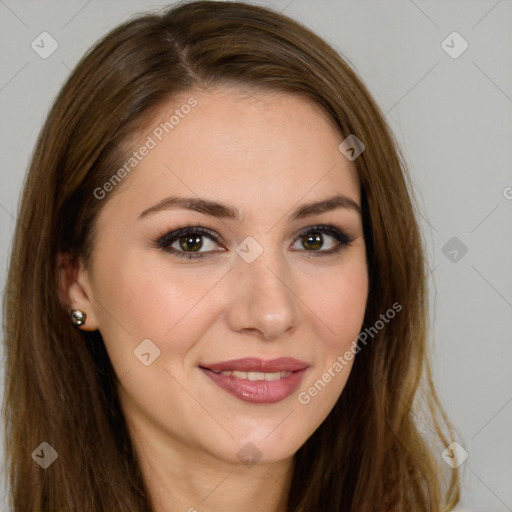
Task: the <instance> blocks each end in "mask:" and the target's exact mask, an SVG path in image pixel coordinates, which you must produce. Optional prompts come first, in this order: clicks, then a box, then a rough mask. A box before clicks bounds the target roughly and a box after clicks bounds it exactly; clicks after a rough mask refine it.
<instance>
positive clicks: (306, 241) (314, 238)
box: [301, 233, 324, 250]
mask: <svg viewBox="0 0 512 512" xmlns="http://www.w3.org/2000/svg"><path fill="white" fill-rule="evenodd" d="M301 241H302V244H303V245H304V247H306V249H313V250H317V249H321V248H322V244H323V242H324V239H323V237H322V235H321V234H320V233H309V234H307V235H303V236H302V237H301Z"/></svg>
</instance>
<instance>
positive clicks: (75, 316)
mask: <svg viewBox="0 0 512 512" xmlns="http://www.w3.org/2000/svg"><path fill="white" fill-rule="evenodd" d="M86 318H87V315H86V314H85V313H84V312H83V311H80V310H79V309H75V310H73V311H72V312H71V321H72V322H73V323H74V324H75V326H76V327H80V326H81V325H84V324H85V319H86Z"/></svg>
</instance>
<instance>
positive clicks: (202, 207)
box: [138, 194, 361, 222]
mask: <svg viewBox="0 0 512 512" xmlns="http://www.w3.org/2000/svg"><path fill="white" fill-rule="evenodd" d="M336 208H347V209H350V210H355V211H356V212H358V213H359V214H360V215H361V207H360V206H359V205H358V204H357V203H356V202H355V201H354V200H353V199H351V198H350V197H347V196H344V195H343V194H336V195H334V196H332V197H329V198H327V199H323V200H321V201H316V202H311V203H306V204H303V205H302V206H300V207H299V208H297V209H295V210H294V211H293V212H292V214H291V215H290V221H294V220H300V219H303V218H306V217H310V216H312V215H318V214H320V213H324V212H328V211H331V210H334V209H336ZM172 209H184V210H193V211H196V212H199V213H204V214H205V215H211V216H212V217H217V218H221V219H230V220H236V221H238V222H240V221H241V215H240V211H239V210H237V209H236V208H234V207H232V206H229V205H225V204H222V203H218V202H217V201H212V200H209V199H202V198H199V197H178V196H171V197H166V198H164V199H162V200H161V201H159V202H158V203H156V204H155V205H153V206H151V207H149V208H147V209H146V210H144V211H143V212H142V213H141V214H140V215H139V217H138V220H139V219H143V218H145V217H148V216H149V215H152V214H155V213H158V212H161V211H165V210H172Z"/></svg>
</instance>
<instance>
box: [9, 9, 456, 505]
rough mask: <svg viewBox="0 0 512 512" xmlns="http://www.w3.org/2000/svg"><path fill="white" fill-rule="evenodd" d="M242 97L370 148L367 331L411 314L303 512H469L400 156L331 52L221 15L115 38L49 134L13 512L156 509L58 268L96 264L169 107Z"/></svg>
mask: <svg viewBox="0 0 512 512" xmlns="http://www.w3.org/2000/svg"><path fill="white" fill-rule="evenodd" d="M227 84H229V85H239V86H241V87H244V86H249V87H257V88H263V89H269V90H276V91H283V92H288V93H291V94H298V95H301V96H302V97H305V98H308V99H310V100H313V101H314V102H315V103H316V104H317V105H319V106H320V107H321V108H323V109H324V111H325V112H326V114H327V115H328V116H329V119H331V120H332V122H333V123H334V125H335V126H336V127H337V128H338V129H339V133H340V142H341V141H342V140H343V139H344V138H345V137H347V136H348V135H349V134H355V135H356V136H357V137H358V139H360V140H361V141H363V143H364V145H365V151H364V152H363V153H362V154H361V155H360V156H359V157H358V158H357V159H356V160H355V165H356V168H357V171H358V174H359V179H360V184H361V196H362V210H363V225H364V235H365V241H366V246H367V257H368V271H369V278H370V281H369V282H370V291H369V299H368V305H367V310H366V315H365V319H364V324H363V329H370V328H371V327H372V326H374V325H375V323H376V322H377V321H378V320H379V318H380V315H381V314H382V313H384V312H386V311H387V310H388V309H389V308H390V307H391V305H393V304H395V303H398V304H399V305H401V306H402V311H401V312H400V313H399V314H397V315H396V317H395V318H394V319H393V320H392V321H389V322H386V323H385V325H384V326H383V327H382V328H381V329H380V331H379V333H378V336H375V337H372V340H371V342H369V343H367V344H366V345H365V346H364V347H363V346H361V350H360V351H359V353H358V355H357V357H356V359H355V363H354V366H353V368H352V371H351V374H350V377H349V379H348V382H347V385H346V387H345V389H344V391H343V393H342V395H341V397H340V398H339V400H338V402H337V403H336V405H335V407H334V408H333V410H332V411H331V413H330V414H329V416H328V417H327V418H326V420H325V421H324V422H323V423H322V425H321V426H320V427H319V428H318V429H317V430H316V431H315V432H314V434H313V435H312V436H311V437H310V438H309V439H308V440H307V441H306V442H305V444H304V445H303V446H302V447H301V448H300V449H299V450H298V452H297V453H296V464H295V469H294V474H293V479H292V485H291V491H290V495H289V502H288V510H289V511H290V512H291V511H294V512H299V511H303V512H316V511H318V510H325V511H333V512H334V511H348V510H353V511H358V512H368V511H373V510H377V509H378V510H382V511H385V510H394V511H396V510H402V511H407V510H414V511H418V512H419V511H441V510H451V509H452V508H453V506H454V505H455V504H456V503H457V501H458V499H459V480H458V473H457V471H456V470H449V472H450V473H451V474H450V475H445V474H444V472H443V470H442V469H443V468H442V465H443V463H442V462H440V457H439V453H440V451H441V450H442V449H443V448H444V447H445V446H446V445H447V444H449V442H450V441H451V440H453V429H452V427H451V425H450V423H449V422H448V420H447V418H446V415H445V413H444V412H443V410H442V408H441V406H440V404H439V400H438V398H437V395H436V393H435V390H434V386H433V382H432V376H431V370H430V365H429V364H430V363H429V356H428V348H427V347H428V343H427V340H428V337H427V321H428V300H427V288H426V276H427V266H426V263H425V258H424V247H423V241H422V238H421V234H420V230H419V226H418V223H417V220H416V214H415V200H414V194H413V190H412V187H411V180H410V178H409V174H408V171H407V168H406V165H405V163H404V159H403V157H402V156H401V153H400V150H399V148H398V144H397V142H396V140H395V139H394V137H393V135H392V134H391V132H390V130H389V128H388V126H387V124H386V122H385V120H384V118H383V115H382V113H381V111H380V110H379V108H378V107H377V105H376V104H375V102H374V101H373V99H372V97H371V95H370V93H369V92H368V90H367V89H366V88H365V86H364V85H363V84H362V83H361V80H360V79H359V78H358V76H357V74H356V73H355V72H354V71H353V70H352V69H351V68H350V67H349V66H348V64H347V63H346V62H345V61H344V60H343V59H342V58H341V57H340V56H339V55H338V54H337V53H336V52H335V51H334V50H333V49H332V48H331V47H330V46H329V45H328V44H327V43H325V42H324V41H323V40H322V39H321V38H319V37H318V36H316V35H315V34H313V33H312V32H311V31H309V30H308V29H307V28H305V27H304V26H302V25H300V24H299V23H297V22H295V21H293V20H291V19H289V18H288V17H286V16H284V15H281V14H278V13H276V12H274V11H272V10H270V9H266V8H262V7H258V6H254V5H248V4H244V3H238V2H228V3H226V2H204V1H199V2H191V3H185V4H180V5H178V6H175V7H173V8H170V9H167V10H166V11H164V12H163V13H161V14H147V15H141V16H138V17H136V18H134V19H133V20H131V21H129V22H127V23H125V24H123V25H121V26H119V27H118V28H115V29H114V30H112V31H111V32H110V33H108V34H107V35H106V36H105V37H104V38H103V39H102V40H101V41H99V42H98V43H97V44H96V45H95V46H94V47H93V48H92V49H91V50H90V51H89V52H88V53H87V55H86V56H85V57H84V58H83V59H82V60H81V61H80V63H79V64H78V65H77V67H76V68H75V70H74V71H73V72H72V74H71V76H70V77H69V79H68V80H67V82H66V84H65V85H64V87H63V88H62V90H61V92H60V94H59V95H58V97H57V98H56V100H55V103H54V105H53V107H52V109H51V111H50V113H49V115H48V118H47V120H46V122H45V124H44V126H43V128H42V130H41V134H40V136H39V140H38V142H37V146H36V149H35V152H34V155H33V158H32V163H31V166H30V169H29V172H28V175H27V178H26V182H25V185H24V190H23V195H22V199H21V203H20V207H19V212H18V221H17V226H16V232H15V236H14V241H13V247H12V254H11V258H10V267H9V274H8V279H7V285H6V292H5V296H4V334H5V337H4V343H5V352H6V392H5V399H4V413H5V418H6V429H5V441H6V455H7V467H8V468H9V473H8V478H9V485H10V497H11V503H12V505H13V510H14V511H15V512H26V511H42V510H52V511H54V510H74V511H94V512H101V511H104V512H107V511H108V512H111V511H112V510H115V511H119V512H122V511H126V512H127V511H132V512H133V511H141V512H142V511H145V512H147V511H149V510H151V509H152V508H151V500H150V497H149V496H148V493H147V488H146V485H145V483H144V481H143V478H142V473H141V471H140V469H139V465H138V460H137V456H136V454H135V450H134V448H133V445H132V442H131V440H130V437H129V435H128V430H127V427H126V424H125V420H124V417H123V414H122V411H121V408H120V405H119V400H118V394H117V388H116V386H117V381H116V376H115V374H114V371H113V368H112V366H111V364H110V361H109V358H108V355H107V353H106V351H105V347H104V344H103V340H102V338H101V334H100V333H99V332H97V331H96V332H83V331H78V330H76V329H75V328H74V327H73V325H72V324H71V322H70V320H69V311H68V308H67V306H66V304H65V301H63V300H62V298H61V297H60V296H59V293H58V289H59V273H58V268H57V261H58V254H59V253H63V254H68V255H69V256H70V258H72V259H75V260H76V259H77V258H81V259H82V260H83V261H84V262H87V260H88V257H89V256H90V252H91V247H92V240H93V238H94V221H95V218H96V216H97V214H98V211H99V209H100V208H101V207H102V206H103V204H104V203H105V202H106V201H108V198H107V199H105V200H104V201H100V200H98V199H97V198H96V197H95V195H94V190H95V189H97V187H101V186H102V185H103V184H104V183H105V182H106V181H107V180H108V179H109V178H110V177H111V176H112V170H113V169H118V168H119V166H120V165H121V163H122V162H123V161H125V160H126V154H127V152H128V150H129V147H130V142H131V141H132V140H133V137H134V136H136V135H137V134H140V133H142V132H143V128H144V126H145V123H146V121H147V120H148V119H149V118H150V117H151V115H153V114H154V113H155V111H156V110H157V109H158V108H159V106H161V105H162V104H163V103H164V102H166V101H168V100H169V99H170V98H172V97H174V96H175V95H177V94H179V93H183V92H185V91H187V90H190V89H191V88H193V87H202V88H207V87H213V86H222V85H227ZM120 187H122V184H120V185H119V186H118V187H117V188H120ZM113 193H114V192H113ZM381 323H382V322H381ZM422 389H424V391H425V396H424V399H423V400H422V402H421V404H422V405H423V406H424V407H423V409H422V411H423V412H421V411H420V409H419V406H418V405H417V396H418V394H419V391H420V390H422ZM420 422H422V424H423V423H424V424H425V425H428V426H429V427H430V428H431V431H432V432H433V433H434V436H430V437H433V438H434V439H427V436H425V435H424V434H422V433H421V430H422V427H421V425H420ZM435 440H437V443H438V446H437V445H436V446H434V445H433V444H432V443H433V442H434V441H435ZM42 442H48V443H49V444H50V445H51V446H52V447H53V448H55V450H56V451H57V453H58V460H57V462H55V463H54V464H52V465H51V466H50V467H48V468H47V469H46V470H44V469H41V468H40V467H39V465H37V464H35V463H34V461H33V460H32V458H31V453H32V452H33V450H34V449H35V448H36V447H38V446H39V445H40V444H41V443H42ZM435 450H437V451H435ZM445 469H446V466H445Z"/></svg>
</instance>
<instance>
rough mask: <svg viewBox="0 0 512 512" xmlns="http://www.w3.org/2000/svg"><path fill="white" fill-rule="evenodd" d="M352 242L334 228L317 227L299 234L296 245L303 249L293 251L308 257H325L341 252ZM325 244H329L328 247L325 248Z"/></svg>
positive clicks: (342, 232)
mask: <svg viewBox="0 0 512 512" xmlns="http://www.w3.org/2000/svg"><path fill="white" fill-rule="evenodd" d="M326 237H327V239H326ZM353 241H354V239H353V238H352V237H351V236H349V235H347V234H346V233H345V232H344V231H341V230H340V229H338V228H337V227H335V226H332V225H329V224H327V225H319V226H313V227H312V228H310V229H308V230H306V231H304V232H303V233H301V235H300V238H299V239H298V240H297V242H296V243H300V245H302V247H303V248H304V249H301V248H300V247H299V248H295V249H294V250H299V251H302V252H306V253H309V254H308V255H309V256H327V255H329V254H334V253H337V252H339V251H341V249H343V247H347V246H349V245H350V244H351V243H352V242H353ZM326 243H329V246H327V247H325V244H326Z"/></svg>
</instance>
